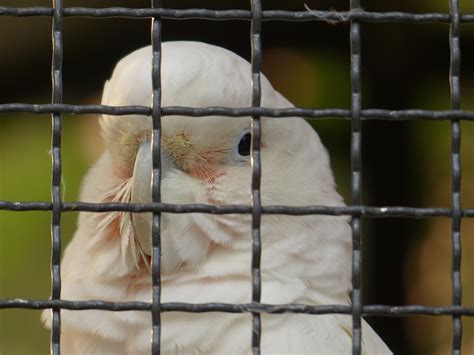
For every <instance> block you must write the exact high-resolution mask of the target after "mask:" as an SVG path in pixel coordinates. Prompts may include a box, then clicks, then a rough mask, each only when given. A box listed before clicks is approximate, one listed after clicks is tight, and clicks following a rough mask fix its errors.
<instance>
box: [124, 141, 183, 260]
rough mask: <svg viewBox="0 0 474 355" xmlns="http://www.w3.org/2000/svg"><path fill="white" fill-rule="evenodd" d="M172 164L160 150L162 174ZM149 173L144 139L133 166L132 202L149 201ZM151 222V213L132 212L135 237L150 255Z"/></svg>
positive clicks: (148, 147) (148, 145) (148, 149)
mask: <svg viewBox="0 0 474 355" xmlns="http://www.w3.org/2000/svg"><path fill="white" fill-rule="evenodd" d="M173 165H174V164H173V163H172V161H171V159H170V157H169V156H168V154H166V153H165V152H163V151H162V152H161V170H162V174H161V176H162V177H163V176H164V174H165V173H166V172H167V171H169V170H170V168H171V167H172V166H173ZM151 174H152V154H151V142H150V141H145V142H143V143H142V144H141V145H140V148H139V149H138V153H137V157H136V159H135V166H134V168H133V183H132V194H131V202H132V203H151V202H152V189H151ZM151 223H152V213H132V224H133V229H134V231H135V237H136V239H137V240H138V242H139V244H140V248H141V250H142V251H143V252H144V253H145V254H146V255H151V249H152V245H151V244H152V243H151Z"/></svg>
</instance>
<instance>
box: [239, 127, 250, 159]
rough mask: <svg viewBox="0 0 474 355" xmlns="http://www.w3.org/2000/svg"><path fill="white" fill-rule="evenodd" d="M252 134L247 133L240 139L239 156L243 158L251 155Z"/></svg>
mask: <svg viewBox="0 0 474 355" xmlns="http://www.w3.org/2000/svg"><path fill="white" fill-rule="evenodd" d="M251 138H252V136H251V135H250V132H247V133H245V134H244V135H243V136H242V137H240V141H239V150H238V151H239V155H240V156H242V157H248V156H249V155H250V143H251V141H252V139H251Z"/></svg>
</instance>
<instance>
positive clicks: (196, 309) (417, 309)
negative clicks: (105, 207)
mask: <svg viewBox="0 0 474 355" xmlns="http://www.w3.org/2000/svg"><path fill="white" fill-rule="evenodd" d="M151 306H152V304H151V303H148V302H109V301H98V300H89V301H70V300H64V299H61V300H27V299H18V298H14V299H0V309H13V308H16V309H48V308H53V307H54V308H60V309H68V310H75V311H81V310H91V309H95V310H102V311H113V312H125V311H150V310H151ZM161 310H162V312H187V313H205V312H223V313H244V312H254V313H273V314H281V313H304V314H334V313H337V314H351V310H352V307H351V306H346V305H307V304H281V305H272V304H265V303H243V304H234V303H180V302H164V303H162V304H161ZM362 313H363V315H366V316H371V315H372V316H395V317H396V316H410V315H430V316H449V315H461V316H474V307H463V306H424V305H407V306H390V305H365V306H363V307H362Z"/></svg>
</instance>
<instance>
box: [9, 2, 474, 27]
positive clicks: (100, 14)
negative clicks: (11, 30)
mask: <svg viewBox="0 0 474 355" xmlns="http://www.w3.org/2000/svg"><path fill="white" fill-rule="evenodd" d="M52 15H53V10H52V8H50V7H42V6H34V7H10V6H0V16H15V17H28V16H52ZM63 15H64V17H89V18H110V17H123V18H135V19H144V18H151V17H157V16H161V18H166V19H174V20H192V19H196V20H197V19H199V20H216V21H224V20H227V21H228V20H245V21H250V20H251V12H250V11H248V10H241V9H230V10H211V9H164V8H156V9H152V8H140V9H137V8H126V7H108V8H87V7H66V8H64V13H63ZM262 20H263V21H297V22H303V21H321V22H327V23H332V24H333V23H347V22H350V21H362V22H408V23H433V22H435V23H436V22H438V23H449V22H450V20H451V16H450V15H449V14H447V13H409V12H399V11H391V12H372V11H364V10H354V11H333V10H329V11H324V10H309V11H284V10H267V11H262ZM460 22H461V23H471V22H474V14H464V15H461V16H460Z"/></svg>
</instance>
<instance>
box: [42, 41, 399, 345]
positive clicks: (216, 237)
mask: <svg viewBox="0 0 474 355" xmlns="http://www.w3.org/2000/svg"><path fill="white" fill-rule="evenodd" d="M162 53H163V57H162V68H161V71H162V87H163V93H162V103H163V105H164V106H180V105H181V106H194V107H207V106H227V107H245V106H249V105H250V103H251V96H252V95H251V93H252V91H251V81H250V65H249V63H247V62H246V61H245V60H243V59H242V58H240V57H238V56H236V55H235V54H233V53H231V52H229V51H227V50H225V49H222V48H219V47H215V46H211V45H207V44H203V43H198V42H167V43H163V46H162ZM102 103H103V104H106V105H118V106H122V105H145V106H148V105H150V104H151V49H150V47H145V48H142V49H139V50H137V51H135V52H133V53H132V54H130V55H128V56H127V57H125V58H124V59H122V60H121V61H120V62H119V63H118V64H117V67H116V69H115V71H114V73H113V76H112V78H111V79H110V80H109V81H108V82H107V83H106V85H105V87H104V94H103V100H102ZM262 106H265V107H274V108H282V107H292V105H291V103H289V102H288V101H287V100H286V99H285V98H284V97H283V96H281V95H280V94H279V93H278V92H276V91H275V90H274V89H273V88H272V87H271V85H270V83H269V82H268V80H267V79H266V78H265V77H264V76H262ZM101 126H102V132H103V136H104V139H105V141H106V147H107V148H106V151H105V152H104V155H103V156H102V158H101V159H100V160H99V161H98V162H97V163H96V165H95V166H94V167H93V168H92V169H91V170H90V172H89V173H88V175H87V176H86V178H85V180H84V187H83V191H82V195H81V200H83V201H89V202H104V201H121V202H127V201H130V199H131V195H132V193H133V189H134V187H133V186H135V189H136V191H150V190H149V187H147V188H146V189H145V188H143V190H141V188H140V186H139V184H140V183H141V182H140V181H141V179H144V180H146V179H145V178H143V177H138V176H139V175H140V174H138V173H137V172H135V173H134V167H136V166H143V164H144V161H139V162H136V161H135V160H136V159H141V158H140V157H139V158H137V152H138V151H139V149H140V146H141V145H142V144H144V143H146V142H147V141H149V140H150V135H151V133H150V132H151V120H150V118H149V117H148V118H147V117H141V116H135V115H130V116H103V117H102V118H101ZM248 127H249V118H248V117H241V118H221V117H202V118H190V117H168V116H167V117H164V118H163V142H164V148H163V149H164V150H165V151H166V152H167V153H168V154H169V155H170V156H171V157H172V158H173V159H175V162H176V166H179V167H180V168H179V167H178V168H177V167H168V168H167V169H168V170H167V171H164V172H163V180H162V198H163V201H164V202H169V203H212V204H247V205H249V204H250V202H251V198H250V196H251V194H250V182H251V167H250V164H249V163H239V164H236V163H233V161H232V157H235V152H233V151H232V150H233V149H235V144H236V139H238V137H239V136H240V135H241V134H242V131H243V130H245V129H247V128H248ZM262 129H263V136H262V156H261V157H262V174H263V175H262V183H261V185H262V203H263V204H264V205H272V204H282V205H292V206H298V205H309V204H312V205H329V206H343V202H342V199H341V198H340V196H339V195H338V194H337V192H336V190H335V184H334V179H333V176H332V172H331V169H330V166H329V157H328V154H327V152H326V150H325V149H324V147H323V146H322V144H321V142H320V140H319V138H318V136H317V134H316V133H315V132H314V131H313V129H312V128H311V127H310V126H309V125H308V124H307V123H306V122H305V121H304V120H303V119H301V118H297V117H291V118H281V119H270V118H265V117H264V118H263V119H262ZM167 144H168V145H167ZM145 145H146V144H145ZM231 153H232V154H231ZM183 154H184V158H183V159H184V160H180V159H181V158H182V155H183ZM140 156H141V155H140ZM144 156H148V158H146V159H151V158H149V155H147V154H145V155H144ZM147 161H148V160H147ZM137 164H138V165H137ZM149 164H151V162H149ZM134 179H137V180H134ZM134 184H135V185H134ZM139 200H140V199H139ZM147 201H150V199H148V200H147ZM147 201H143V202H147ZM133 218H134V217H133V215H130V214H127V213H116V212H110V213H105V214H99V215H95V214H91V213H81V214H80V217H79V222H78V229H77V231H76V234H75V236H74V238H73V240H72V242H71V243H70V244H69V246H68V247H67V249H66V252H65V255H64V260H63V263H62V275H63V291H62V292H63V293H62V296H63V298H65V299H71V300H89V299H102V300H107V301H146V302H149V301H150V300H151V283H150V281H151V277H150V273H149V270H148V268H147V266H148V265H147V262H148V259H147V256H146V255H145V254H144V253H147V248H146V247H145V244H146V238H147V237H146V236H144V235H143V232H140V231H141V230H147V228H145V227H146V226H144V224H143V223H146V220H144V219H141V220H140V223H141V224H140V226H139V227H137V226H135V229H134V228H132V224H133V223H132V221H133ZM147 218H149V215H148V217H147ZM137 221H138V219H137ZM136 223H138V222H136ZM261 233H262V302H264V303H273V304H282V303H307V304H315V305H325V304H342V305H348V304H349V292H350V288H351V283H350V272H351V271H350V269H351V268H350V262H351V238H350V228H349V225H348V220H347V218H345V217H331V216H300V217H294V216H293V217H292V216H278V215H267V216H263V217H262V225H261ZM137 234H139V235H137ZM140 238H142V239H140ZM143 238H144V239H143ZM139 239H140V244H142V245H143V246H144V247H143V248H141V247H140V245H139V243H138V240H139ZM143 240H144V241H143ZM161 240H162V254H163V255H162V271H163V273H162V301H163V302H191V303H200V302H228V303H246V302H250V300H251V274H250V261H251V245H252V240H251V219H250V216H248V215H207V214H168V213H163V214H162V234H161ZM142 249H143V250H142ZM43 319H44V320H45V321H46V322H47V323H49V322H50V320H49V313H48V312H46V313H44V314H43ZM161 319H162V339H161V347H162V353H164V354H178V353H179V354H231V353H234V354H242V353H246V354H248V353H250V352H251V346H250V339H251V316H250V315H249V314H225V313H202V314H186V313H175V312H172V313H164V314H162V318H161ZM362 328H363V329H362V347H363V352H364V353H365V354H390V353H391V352H390V350H389V349H388V348H387V346H386V345H385V344H384V343H383V341H382V340H381V339H380V338H379V337H378V336H377V334H376V333H375V332H374V331H373V330H372V329H371V328H370V326H369V325H367V323H365V322H364V323H363V326H362ZM62 329H63V335H62V338H61V342H62V343H61V345H62V346H63V353H65V354H80V353H81V354H85V353H87V354H107V353H110V354H121V353H130V354H145V353H149V351H150V331H151V317H150V314H149V313H148V312H104V311H96V310H90V311H77V312H73V311H62ZM351 341H352V340H351V318H350V316H345V315H302V314H279V315H267V314H264V315H262V339H261V349H262V353H263V354H273V353H307V354H349V353H351Z"/></svg>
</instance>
